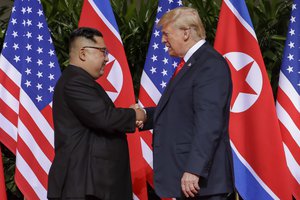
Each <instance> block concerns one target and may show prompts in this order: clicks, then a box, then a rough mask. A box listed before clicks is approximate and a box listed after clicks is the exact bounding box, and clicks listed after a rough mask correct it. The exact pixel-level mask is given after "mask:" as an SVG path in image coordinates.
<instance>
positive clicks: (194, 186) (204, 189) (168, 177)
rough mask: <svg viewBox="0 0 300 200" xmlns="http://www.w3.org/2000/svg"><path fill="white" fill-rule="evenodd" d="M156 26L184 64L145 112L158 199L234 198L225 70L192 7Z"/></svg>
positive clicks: (169, 15) (173, 13) (228, 87)
mask: <svg viewBox="0 0 300 200" xmlns="http://www.w3.org/2000/svg"><path fill="white" fill-rule="evenodd" d="M158 26H160V27H161V28H162V34H163V35H162V42H163V43H165V45H166V46H167V47H168V51H169V54H170V55H171V56H176V57H180V58H182V62H181V64H180V65H179V66H178V67H177V69H176V71H175V73H174V75H173V77H172V79H171V80H170V82H169V84H168V86H167V88H166V90H165V91H164V93H163V95H162V97H161V99H160V101H159V103H158V105H157V107H155V108H146V109H145V110H146V112H147V118H148V119H147V121H146V123H145V124H143V126H144V127H143V129H150V128H153V131H154V132H153V133H154V137H153V168H154V169H153V170H154V189H155V191H156V193H157V194H158V195H159V196H160V197H176V198H177V199H197V200H208V199H209V200H223V199H224V200H225V199H229V198H232V195H230V194H231V193H233V191H234V186H233V185H234V183H233V166H232V154H231V148H230V143H229V135H228V121H229V112H230V98H231V93H232V82H231V76H230V70H229V67H228V65H227V63H226V61H225V59H224V58H223V57H222V56H221V55H220V54H219V53H218V52H216V51H215V50H214V49H213V48H212V47H211V46H210V45H209V44H208V43H207V42H206V41H205V37H206V35H205V30H204V27H203V25H202V22H201V19H200V17H199V15H198V13H197V11H196V10H195V9H192V8H187V7H180V8H176V9H174V10H171V11H170V12H168V13H166V14H165V15H164V16H163V17H162V18H161V19H160V21H159V23H158ZM138 125H141V124H138Z"/></svg>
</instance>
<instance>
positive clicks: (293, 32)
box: [276, 0, 300, 199]
mask: <svg viewBox="0 0 300 200" xmlns="http://www.w3.org/2000/svg"><path fill="white" fill-rule="evenodd" d="M299 74H300V0H295V1H294V3H293V4H292V13H291V18H290V24H289V28H288V33H287V40H286V44H285V49H284V54H283V59H282V65H281V70H280V75H279V83H278V92H277V103H276V110H277V116H278V119H279V122H280V130H281V135H282V139H283V146H284V151H285V156H286V160H287V166H288V168H289V172H290V174H289V175H290V178H291V180H290V181H291V183H292V190H293V191H292V192H293V195H294V196H295V198H296V199H300V131H299V128H300V97H299V94H300V75H299Z"/></svg>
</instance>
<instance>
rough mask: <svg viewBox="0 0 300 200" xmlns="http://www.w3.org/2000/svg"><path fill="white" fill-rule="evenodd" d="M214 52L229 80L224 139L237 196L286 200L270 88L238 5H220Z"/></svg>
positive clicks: (227, 0) (233, 0) (227, 1)
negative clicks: (224, 63)
mask: <svg viewBox="0 0 300 200" xmlns="http://www.w3.org/2000/svg"><path fill="white" fill-rule="evenodd" d="M215 48H216V49H217V50H218V51H219V52H220V53H221V54H222V55H223V56H224V57H225V59H226V60H227V62H228V64H229V66H230V70H231V76H232V81H233V93H232V99H231V108H230V109H231V110H230V111H231V112H230V122H229V134H230V140H231V141H230V142H231V147H232V150H233V151H232V153H233V164H234V175H235V185H236V188H237V190H238V192H239V194H240V195H241V196H242V198H243V199H249V200H257V199H258V200H260V199H263V200H267V199H270V200H271V199H291V198H292V196H291V193H290V182H289V180H288V177H287V172H288V170H287V166H286V160H285V155H284V150H283V145H282V138H281V133H280V127H279V123H278V119H277V115H276V110H275V103H274V98H273V94H272V88H271V85H270V82H269V78H268V74H267V71H266V68H265V65H264V61H263V58H262V55H261V51H260V47H259V45H258V41H257V38H256V34H255V30H254V28H253V25H252V22H251V18H250V15H249V13H248V9H247V6H246V3H245V1H244V0H223V3H222V6H221V11H220V16H219V22H218V28H217V32H216V38H215ZM298 97H299V96H298ZM298 172H300V171H299V170H298Z"/></svg>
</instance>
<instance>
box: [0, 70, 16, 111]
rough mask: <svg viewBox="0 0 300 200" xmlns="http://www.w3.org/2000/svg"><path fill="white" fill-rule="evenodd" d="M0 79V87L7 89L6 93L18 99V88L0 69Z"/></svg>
mask: <svg viewBox="0 0 300 200" xmlns="http://www.w3.org/2000/svg"><path fill="white" fill-rule="evenodd" d="M0 79H1V80H3V82H2V84H1V86H2V85H3V86H4V87H5V88H7V90H8V92H9V93H10V94H11V95H12V96H13V97H14V98H15V99H18V98H19V95H20V88H19V87H18V86H17V85H16V84H15V83H14V82H13V81H12V80H11V79H10V78H9V77H8V76H6V74H5V73H4V71H3V70H1V69H0ZM3 86H2V87H3ZM0 92H2V91H0ZM17 108H18V107H17Z"/></svg>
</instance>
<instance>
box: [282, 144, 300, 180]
mask: <svg viewBox="0 0 300 200" xmlns="http://www.w3.org/2000/svg"><path fill="white" fill-rule="evenodd" d="M283 146H284V151H285V156H286V159H287V165H288V167H289V169H290V171H291V173H292V175H293V176H294V178H295V179H296V180H297V182H298V184H300V166H299V164H298V163H297V161H296V160H295V159H294V156H293V155H292V153H291V152H290V150H289V148H288V147H287V146H286V145H285V144H284V145H283Z"/></svg>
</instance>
